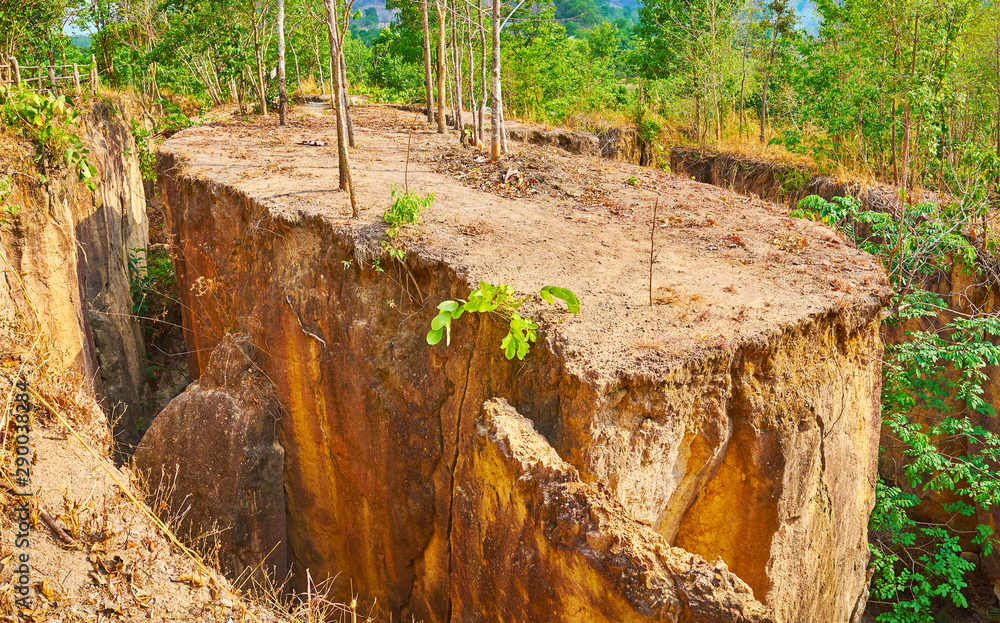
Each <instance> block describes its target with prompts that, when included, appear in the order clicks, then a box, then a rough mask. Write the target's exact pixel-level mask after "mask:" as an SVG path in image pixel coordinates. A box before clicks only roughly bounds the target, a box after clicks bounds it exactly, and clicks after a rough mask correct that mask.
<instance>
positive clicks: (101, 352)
mask: <svg viewBox="0 0 1000 623" xmlns="http://www.w3.org/2000/svg"><path fill="white" fill-rule="evenodd" d="M127 104H128V103H127V102H125V101H114V102H106V101H103V100H100V99H95V100H93V101H90V102H88V103H86V105H85V108H84V114H83V115H82V116H81V118H80V126H79V134H80V137H81V139H82V140H83V143H84V145H85V146H86V147H87V149H89V150H90V153H89V156H88V158H89V160H90V162H91V163H93V164H94V165H95V166H96V167H97V171H98V175H97V181H98V185H97V190H96V191H95V192H91V191H89V190H87V188H86V187H85V186H84V185H83V184H82V183H81V182H79V181H78V180H77V179H76V176H75V173H74V172H72V171H68V170H66V168H65V167H62V168H59V169H56V168H52V169H49V170H48V171H47V172H46V177H47V179H48V182H47V183H44V184H43V183H40V182H38V181H36V179H33V178H34V176H35V174H36V173H40V171H38V170H37V166H38V165H37V164H36V163H35V162H34V156H35V146H34V145H30V144H28V143H26V142H21V141H16V142H9V143H8V144H7V146H6V150H5V153H3V154H2V155H0V161H2V162H3V163H4V164H5V165H6V167H5V168H6V170H7V171H11V172H13V173H12V175H11V179H12V180H13V183H14V193H13V194H12V196H11V197H10V198H9V200H8V204H16V205H19V206H20V207H21V209H20V210H19V211H18V213H17V214H16V215H15V216H5V218H4V220H6V221H8V223H7V225H5V226H3V229H2V232H0V242H2V244H0V258H2V262H3V264H2V267H3V270H4V278H5V282H6V283H5V284H4V285H5V288H3V290H2V292H0V297H2V298H3V299H4V300H5V302H6V303H7V304H6V305H3V306H2V307H3V313H5V314H7V315H8V316H7V319H8V321H10V322H13V323H15V324H19V323H20V320H18V319H15V316H16V315H17V314H23V315H24V316H26V318H23V320H26V325H25V326H26V327H28V328H29V330H39V329H40V330H41V331H40V333H44V335H45V336H46V337H45V339H48V340H51V344H50V346H51V349H50V350H49V352H50V353H51V356H52V357H53V360H52V363H53V365H54V366H55V368H56V369H67V370H71V371H72V372H74V373H76V374H78V375H79V376H80V377H81V378H82V380H83V382H84V383H86V384H88V385H90V386H92V387H93V388H94V390H95V391H96V393H97V395H98V397H99V398H100V399H101V400H102V403H103V406H104V408H105V409H106V410H107V411H109V413H110V417H111V419H112V420H114V421H117V426H116V439H118V440H119V441H123V442H129V441H132V442H134V441H136V440H137V439H138V432H137V431H136V423H137V422H138V421H139V419H140V418H141V417H142V416H143V415H148V413H146V410H145V407H144V404H143V391H144V387H145V379H146V361H145V348H144V345H143V340H142V334H141V331H140V328H139V325H138V323H137V322H136V321H135V320H134V319H133V317H132V292H131V284H130V274H129V254H130V253H135V254H139V256H140V257H141V254H142V253H144V252H145V248H146V246H147V240H148V225H147V220H146V211H145V210H146V202H145V194H144V190H143V181H142V173H141V171H140V169H139V161H138V148H137V146H136V144H135V140H134V138H133V137H132V134H131V131H130V127H131V126H130V124H129V122H128V120H127V119H126V118H125V117H124V115H123V114H122V113H121V112H120V107H123V106H125V105H127ZM26 310H27V311H26Z"/></svg>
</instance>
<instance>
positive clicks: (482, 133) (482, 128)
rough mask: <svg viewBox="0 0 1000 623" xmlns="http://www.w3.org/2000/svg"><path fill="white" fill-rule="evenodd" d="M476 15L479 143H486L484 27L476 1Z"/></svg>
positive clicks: (479, 3)
mask: <svg viewBox="0 0 1000 623" xmlns="http://www.w3.org/2000/svg"><path fill="white" fill-rule="evenodd" d="M476 15H477V18H478V24H479V48H480V49H479V82H480V85H481V86H482V87H483V97H482V99H481V100H480V102H479V142H481V143H484V144H485V143H486V102H487V101H488V100H489V97H490V94H489V86H488V85H489V83H488V81H487V80H486V25H485V24H484V23H483V5H482V4H481V0H476Z"/></svg>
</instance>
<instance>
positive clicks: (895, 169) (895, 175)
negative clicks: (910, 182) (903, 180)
mask: <svg viewBox="0 0 1000 623" xmlns="http://www.w3.org/2000/svg"><path fill="white" fill-rule="evenodd" d="M889 105H890V107H891V109H892V115H891V118H890V121H889V143H890V144H889V149H890V150H891V151H892V184H893V186H895V185H897V184H899V160H898V159H897V158H896V152H897V147H896V100H895V98H893V100H892V102H890V104H889Z"/></svg>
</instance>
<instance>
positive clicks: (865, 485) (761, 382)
mask: <svg viewBox="0 0 1000 623" xmlns="http://www.w3.org/2000/svg"><path fill="white" fill-rule="evenodd" d="M393 115H394V113H393V111H390V110H387V109H382V108H371V109H365V108H361V107H359V108H358V109H357V111H356V117H355V121H356V123H358V124H359V132H358V139H359V143H360V146H359V149H358V151H357V152H356V154H355V158H356V159H355V161H354V162H355V163H356V164H355V166H356V170H355V173H354V180H355V183H356V184H357V185H358V188H359V190H360V191H361V201H362V206H363V209H362V213H361V218H360V219H359V220H351V219H349V218H347V217H346V216H345V211H344V201H345V197H344V195H343V194H338V193H337V192H336V191H335V190H334V189H335V188H336V184H335V180H333V179H332V178H331V175H332V174H331V171H334V170H335V167H333V168H330V167H331V155H330V152H329V151H328V150H322V149H320V150H317V149H316V148H311V147H303V146H296V145H295V144H296V143H298V142H299V141H301V140H303V139H304V138H309V137H313V136H315V135H316V134H317V133H318V132H323V131H328V130H329V126H326V125H324V122H320V121H316V122H310V123H309V124H306V123H304V122H303V123H302V124H301V125H299V126H295V125H293V126H292V127H290V128H287V129H284V130H278V129H276V128H274V127H271V126H268V125H262V126H256V127H243V126H238V125H233V126H225V127H202V128H198V129H194V130H188V131H186V132H184V133H181V134H179V135H177V136H176V137H174V138H173V139H171V140H169V141H167V142H166V143H165V144H164V146H163V149H162V151H161V154H160V157H159V161H158V169H159V171H160V183H161V185H162V188H163V199H164V204H165V205H166V206H167V209H168V211H169V221H170V228H171V232H172V235H173V237H174V239H173V243H174V245H175V246H174V248H175V249H176V255H175V266H176V269H177V274H178V279H179V282H180V284H181V293H182V294H181V295H182V299H183V301H182V302H183V309H184V312H185V316H184V325H185V337H186V339H187V342H188V350H189V352H190V353H191V355H190V357H191V361H192V366H193V368H194V370H195V373H196V375H197V372H198V371H199V370H203V369H204V367H205V365H206V363H207V361H208V358H209V355H210V353H211V352H212V349H213V348H214V347H215V346H216V344H217V343H218V342H219V341H220V340H221V339H222V336H223V335H225V334H226V333H228V332H232V331H246V332H248V333H249V334H250V335H251V336H252V340H253V342H254V344H255V345H256V346H257V347H258V348H259V350H260V352H261V358H260V361H259V366H260V368H261V370H262V371H263V372H264V373H266V374H267V375H268V377H269V378H270V380H271V381H272V382H273V383H274V387H275V396H276V397H277V399H278V401H279V402H280V404H281V407H282V410H283V415H282V418H281V422H280V429H279V438H280V441H281V444H282V446H283V447H284V450H285V491H286V495H287V498H286V504H287V509H288V545H289V548H290V549H289V556H290V560H291V561H292V565H293V569H294V570H295V571H296V572H297V573H298V574H300V577H301V576H302V575H304V572H305V570H306V569H308V570H309V572H310V574H311V576H312V578H314V579H315V578H318V577H322V576H324V575H326V574H329V575H335V574H341V578H342V579H343V580H344V583H343V586H345V590H346V587H347V586H348V584H347V580H348V579H349V580H350V582H352V583H353V587H354V589H356V590H362V591H364V592H365V594H367V595H368V596H370V597H375V598H377V599H378V602H379V603H380V604H383V605H384V606H386V607H387V608H388V609H389V610H390V611H391V612H392V613H393V617H394V618H396V617H399V618H402V619H409V618H410V616H411V615H412V616H414V617H415V618H416V619H418V620H424V621H429V622H430V621H478V620H493V619H496V620H500V619H502V618H503V617H501V616H500V615H499V614H498V610H504V611H506V612H510V613H511V616H513V617H514V618H515V619H516V618H517V616H516V615H515V614H513V613H517V612H521V611H522V610H520V609H523V608H525V607H526V606H525V604H528V603H533V602H534V601H535V600H537V601H538V603H540V604H546V605H547V606H546V607H549V608H551V609H553V613H552V614H551V617H552V618H558V619H565V620H572V616H573V614H572V611H570V610H567V609H566V608H583V609H584V610H586V611H588V612H591V613H592V614H593V616H594V617H595V620H599V619H601V617H603V620H656V619H657V618H661V619H662V620H684V618H683V617H684V616H688V617H692V618H691V620H706V619H705V618H704V616H705V615H699V614H696V613H697V612H708V611H710V610H712V609H715V610H714V611H715V612H718V613H719V614H718V615H713V616H717V617H718V618H715V619H713V620H720V621H739V620H748V621H749V620H769V619H770V618H771V617H772V616H773V619H774V620H778V621H789V622H790V621H802V622H806V621H816V622H820V621H822V622H824V623H825V622H828V621H846V620H847V619H848V618H849V617H850V615H851V613H852V611H854V609H855V607H856V605H857V602H858V600H859V597H860V596H861V595H862V592H863V588H864V585H865V567H866V564H867V561H868V550H867V541H866V523H867V516H868V512H869V511H870V509H871V505H872V503H873V499H874V476H875V465H876V456H877V444H878V429H879V411H878V397H879V387H880V375H879V365H880V363H879V361H880V360H879V355H880V349H881V342H880V339H879V313H878V312H879V310H880V305H881V297H882V296H884V291H885V290H884V279H883V277H882V275H881V273H880V271H879V269H878V268H877V267H876V266H875V264H874V262H873V261H872V260H871V259H870V258H868V257H867V256H865V255H864V254H862V253H860V252H858V251H856V250H854V249H852V248H850V247H849V246H848V245H845V244H844V243H843V241H842V240H841V239H840V238H839V237H838V236H837V235H836V234H834V233H833V232H831V231H830V230H828V229H826V228H824V227H822V226H820V225H817V224H814V223H807V222H803V221H797V220H794V219H788V218H787V217H785V216H784V215H783V213H782V211H781V210H779V209H776V208H773V207H769V206H768V205H766V204H761V203H760V202H754V201H749V200H745V199H742V198H739V197H737V196H735V195H733V194H732V193H726V192H724V191H719V190H716V189H711V188H709V187H706V186H704V185H701V184H696V183H694V182H691V181H687V180H683V179H672V178H662V179H661V180H660V181H658V182H656V185H653V184H650V185H649V186H648V187H644V188H642V189H631V188H629V187H628V186H627V185H625V184H624V181H625V178H626V177H627V175H629V174H634V173H638V171H637V170H635V171H633V169H634V167H632V168H631V169H628V170H626V169H627V165H621V166H619V168H617V169H611V170H610V171H612V172H609V173H606V174H605V175H606V177H607V178H608V181H607V183H608V185H609V187H610V186H612V185H613V186H614V188H615V189H620V190H612V191H609V193H610V194H609V195H607V196H608V197H609V199H608V200H607V201H606V202H605V203H604V204H603V205H598V206H597V207H596V208H595V207H586V206H584V205H581V204H578V203H577V202H574V201H571V200H568V199H559V198H543V197H537V198H533V199H518V200H504V199H501V198H499V197H497V196H495V195H489V194H486V193H483V192H479V191H475V190H469V189H466V188H465V187H463V186H460V185H456V184H455V182H454V181H453V180H452V179H451V178H449V177H448V176H445V175H441V174H436V173H433V172H432V170H433V168H432V161H433V159H434V158H435V157H436V155H435V154H437V153H440V151H441V150H442V148H443V145H442V144H441V143H439V141H444V140H446V139H444V138H438V137H436V136H435V135H433V134H430V133H416V134H414V136H413V139H414V140H413V141H412V146H411V151H412V153H407V150H406V143H407V140H406V137H405V134H403V135H400V134H399V133H398V130H397V129H395V126H393V123H398V124H399V127H405V125H404V123H405V121H404V120H403V119H402V117H400V118H399V120H398V121H394V117H393ZM407 118H408V117H407ZM386 124H388V125H386ZM400 136H402V147H401V146H400V140H399V137H400ZM234 138H239V141H240V142H239V148H238V149H236V150H234V149H233V148H232V145H233V139H234ZM545 157H546V158H552V159H555V160H557V164H558V165H559V166H565V167H566V169H567V170H569V169H570V167H573V166H578V165H579V163H578V162H576V161H574V160H572V159H571V158H570V157H569V156H565V155H563V156H560V155H558V154H555V153H552V154H550V153H549V152H546V153H545ZM559 158H562V159H563V160H558V159H559ZM404 167H405V168H407V169H408V171H409V176H410V177H409V186H410V187H411V188H414V187H416V188H418V189H419V192H421V193H423V192H428V191H431V192H434V193H435V201H434V204H433V207H432V208H430V209H428V210H426V211H425V213H424V214H423V219H424V223H423V225H422V226H421V228H420V230H419V232H418V233H416V234H413V235H411V236H410V237H409V238H407V239H406V244H407V246H408V250H407V253H406V256H405V261H403V262H397V261H389V259H388V258H387V257H385V256H384V255H383V257H382V259H381V261H380V262H379V263H377V264H375V263H373V261H372V259H373V257H375V256H377V255H379V246H378V241H379V240H380V239H382V238H383V231H384V225H383V224H381V222H380V220H381V218H380V217H381V213H382V211H383V210H384V209H385V207H386V206H387V205H388V204H389V202H390V198H389V186H390V183H400V184H401V183H402V182H403V181H404V180H403V171H404ZM618 177H620V178H621V179H617V178H618ZM657 194H660V196H661V198H660V204H659V207H660V210H661V212H660V215H661V218H662V219H663V220H662V223H661V228H662V229H661V231H660V232H658V233H657V234H656V235H657V236H659V238H658V241H657V249H656V253H655V257H656V259H657V264H656V266H655V268H656V270H655V279H654V283H653V284H652V288H653V290H654V292H653V295H654V297H655V301H654V302H655V303H656V304H654V305H650V304H649V303H650V301H649V296H650V294H649V293H647V283H646V271H647V270H648V264H647V262H648V258H649V254H650V250H649V246H648V245H649V216H650V211H651V208H652V204H653V200H654V198H655V197H656V195H657ZM629 201H633V203H632V204H631V205H632V206H642V207H641V208H636V207H632V208H628V205H629V203H628V202H629ZM348 213H349V212H348ZM479 280H486V281H489V282H492V283H510V284H512V285H513V286H514V287H515V288H516V290H517V291H518V292H521V293H531V292H537V290H538V289H539V288H540V287H541V286H543V285H547V284H554V285H560V286H563V287H568V288H570V289H572V290H573V291H574V292H576V293H577V295H578V296H579V297H580V299H581V301H582V302H583V312H582V313H581V314H579V315H578V316H572V315H569V314H567V313H566V312H565V311H564V310H563V311H560V310H558V309H556V310H553V309H551V308H546V307H543V306H542V305H541V304H540V303H539V302H538V301H537V300H534V301H531V302H528V303H526V304H525V306H524V307H523V308H522V311H523V312H524V313H526V314H528V315H530V316H531V317H533V318H536V319H537V320H538V321H539V323H540V325H541V330H540V336H539V342H538V344H537V345H536V346H535V347H534V349H533V351H532V352H531V353H530V354H529V356H528V357H527V358H526V359H525V360H524V361H523V362H520V361H516V360H515V361H507V360H506V359H505V358H504V356H503V354H502V353H501V352H500V350H499V349H498V345H499V343H500V340H501V338H502V337H503V334H504V333H505V332H506V328H505V327H504V326H503V325H502V324H501V323H499V322H497V321H496V320H495V319H491V318H480V317H477V316H476V315H466V316H464V317H463V318H462V319H461V320H460V321H457V322H456V324H455V327H454V330H453V334H452V337H451V345H450V346H448V347H446V346H445V345H444V344H440V345H438V346H435V347H430V346H428V344H427V343H426V340H425V334H426V332H427V330H428V327H429V323H430V319H431V318H432V316H433V315H434V313H435V312H436V310H435V309H434V308H435V307H436V305H437V304H438V303H439V302H440V301H442V300H444V299H457V298H463V297H465V296H466V295H467V294H468V292H469V290H470V288H471V287H474V284H476V283H478V281H479ZM494 397H499V398H503V399H505V400H506V401H508V403H509V404H510V405H512V406H513V408H514V409H516V411H517V412H518V413H520V414H521V415H523V416H524V417H525V418H528V419H529V420H530V421H531V423H532V424H533V427H534V429H535V430H536V431H537V434H536V433H533V432H531V431H528V430H527V426H526V425H525V424H524V423H523V422H522V423H521V424H519V425H518V426H516V427H515V428H517V429H518V430H519V431H520V432H518V433H517V435H519V438H520V439H522V440H524V439H528V438H530V443H528V442H525V443H528V446H527V447H529V448H531V450H530V452H529V455H531V456H534V455H537V456H538V457H540V458H539V461H541V463H531V461H528V463H525V462H524V461H522V460H521V459H519V458H517V457H519V456H522V455H520V454H519V453H520V452H522V450H520V449H517V448H515V447H514V446H513V445H511V442H509V441H507V442H504V441H502V439H508V440H509V439H510V438H511V437H510V435H508V434H507V433H504V434H500V433H498V432H496V431H494V432H493V433H490V432H489V431H490V430H491V429H490V426H493V425H494V424H495V423H496V421H497V420H496V418H494V419H493V420H490V419H489V413H490V408H489V407H487V409H486V410H485V411H484V407H483V405H484V402H486V401H489V400H491V399H493V398H494ZM484 414H485V415H484ZM505 417H507V419H506V420H505V421H507V422H508V423H511V422H514V421H518V420H517V418H516V417H515V416H514V415H512V414H509V413H508V414H507V416H505ZM483 418H486V419H485V420H484V419H483ZM491 422H493V423H492V424H491ZM484 427H485V429H484ZM491 435H492V436H491ZM504 435H507V437H504ZM486 438H489V439H490V441H489V442H486V441H484V440H485V439H486ZM477 440H478V441H477ZM483 444H485V445H483ZM504 444H507V445H504ZM532 460H533V459H532ZM529 463H530V465H529ZM545 464H548V465H549V467H545ZM522 478H524V479H526V480H521V479H522ZM532 479H535V484H531V483H530V482H528V481H530V480H532ZM463 483H464V484H463ZM491 495H498V496H499V500H500V502H496V501H493V500H491V499H490V497H489V496H491ZM504 496H506V497H504ZM560 500H562V501H560ZM560 505H563V506H564V507H565V509H566V511H567V513H569V514H567V515H565V517H560V516H559V512H558V508H561V506H560ZM501 508H503V510H504V512H503V513H502V514H501V513H500V510H499V509H501ZM574 509H575V510H574ZM588 514H589V515H588ZM585 515H587V516H585ZM477 522H478V523H477ZM484 522H485V523H484ZM474 534H475V535H480V534H484V535H485V534H489V535H491V536H490V538H485V537H484V538H483V539H482V540H477V537H473V536H472V535H474ZM623 543H624V544H627V545H625V547H626V549H628V551H629V552H630V553H628V555H624V557H623V556H622V555H618V554H616V553H615V552H616V550H615V547H618V546H620V545H621V544H623ZM623 551H624V550H623ZM720 558H721V561H719V560H718V559H720ZM531 561H535V562H536V563H537V564H536V565H535V566H532V562H531ZM515 563H516V564H520V565H521V566H520V567H514V568H512V567H511V565H513V564H515ZM494 569H509V570H511V571H510V572H509V573H505V574H493V575H490V570H494ZM484 574H485V575H484ZM536 575H538V576H540V577H545V578H549V580H548V581H546V582H544V583H539V582H536V581H534V579H533V578H535V576H536ZM487 576H488V577H487ZM484 583H485V584H484ZM542 584H544V585H545V586H548V587H549V588H548V589H545V588H544V587H543V586H542ZM640 585H641V586H642V588H641V590H639V589H638V588H636V587H639V586H640ZM671 585H672V586H671ZM709 586H711V588H708V587H709ZM546 590H548V591H549V592H548V593H547V592H546ZM750 591H752V597H751V593H750ZM595 595H602V597H601V598H600V599H597V598H596V597H595ZM609 596H613V597H609ZM685 604H686V605H685ZM692 604H700V605H698V606H697V608H702V609H703V610H696V609H695V608H696V607H695V606H694V605H692ZM494 605H495V608H493V607H492V606H494ZM685 608H686V609H687V610H685ZM588 609H589V610H588ZM684 612H688V614H686V615H685V614H683V613H684ZM770 613H773V614H770ZM505 620H507V619H505ZM510 620H513V619H510Z"/></svg>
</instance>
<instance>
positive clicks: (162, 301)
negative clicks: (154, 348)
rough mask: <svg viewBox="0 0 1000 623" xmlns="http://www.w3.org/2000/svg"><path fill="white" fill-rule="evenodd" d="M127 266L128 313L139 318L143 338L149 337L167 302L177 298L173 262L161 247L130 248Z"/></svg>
mask: <svg viewBox="0 0 1000 623" xmlns="http://www.w3.org/2000/svg"><path fill="white" fill-rule="evenodd" d="M128 268H129V281H130V285H131V289H132V314H133V315H134V316H137V317H138V318H139V319H140V322H141V323H142V325H143V327H144V329H145V332H146V334H147V338H151V337H152V336H153V335H154V334H155V333H156V332H157V328H158V324H160V323H161V321H163V319H164V318H165V317H166V316H167V314H168V312H169V310H168V308H169V306H170V305H171V304H173V303H175V302H176V301H177V300H178V299H179V293H178V290H177V277H176V275H175V274H174V264H173V261H171V259H170V253H169V252H167V251H165V250H159V249H131V250H130V251H129V254H128Z"/></svg>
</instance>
